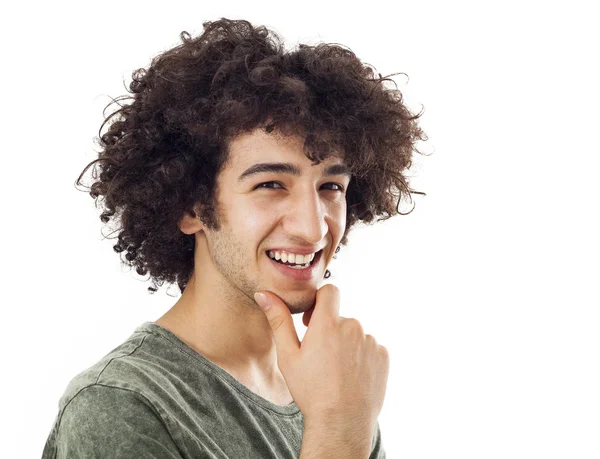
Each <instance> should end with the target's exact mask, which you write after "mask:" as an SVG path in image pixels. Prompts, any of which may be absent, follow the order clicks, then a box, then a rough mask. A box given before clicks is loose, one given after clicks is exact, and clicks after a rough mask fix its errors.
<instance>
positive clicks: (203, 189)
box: [75, 18, 427, 293]
mask: <svg viewBox="0 0 600 459" xmlns="http://www.w3.org/2000/svg"><path fill="white" fill-rule="evenodd" d="M203 27H204V31H203V33H202V34H201V35H199V36H198V37H196V38H192V37H191V36H190V34H189V33H187V32H185V31H184V32H181V34H180V39H181V41H182V43H181V44H179V45H177V46H176V47H174V48H172V49H170V50H168V51H165V52H164V53H162V54H160V55H158V56H156V57H155V58H154V59H152V62H151V64H150V65H149V66H148V68H147V69H146V68H141V69H137V70H135V71H134V72H133V74H132V81H131V83H130V85H129V88H128V90H127V92H128V93H130V94H131V95H125V96H121V97H118V98H117V99H111V102H110V103H109V104H108V105H107V107H106V108H108V107H109V106H110V105H111V104H113V103H116V104H117V105H119V107H120V108H119V109H118V110H116V111H114V112H113V113H112V114H110V115H109V116H107V117H106V118H105V119H104V122H103V123H102V125H101V127H100V129H99V132H98V135H99V139H98V140H99V145H100V146H101V151H100V152H99V154H98V158H97V159H95V160H94V161H92V162H90V163H89V164H88V165H87V166H86V167H85V168H84V170H83V171H82V172H81V174H80V175H79V178H78V179H77V180H76V182H75V184H76V185H80V184H81V178H82V176H83V175H84V174H85V172H86V171H87V170H88V169H89V168H90V167H91V166H92V165H94V168H93V174H92V176H93V178H94V180H95V181H94V182H93V183H92V184H91V187H88V190H89V194H90V196H91V197H92V198H94V199H95V204H96V207H97V206H98V198H99V197H100V196H101V197H103V204H104V207H105V210H104V211H103V212H102V213H101V215H100V220H101V221H102V222H103V223H108V222H109V221H110V219H111V218H113V220H114V221H116V222H118V223H119V224H120V228H118V229H117V230H115V231H113V232H116V231H120V232H119V234H118V243H117V244H116V245H114V246H113V249H114V250H115V252H117V253H121V252H123V251H125V252H126V254H125V259H126V261H123V260H122V259H121V262H122V263H123V264H126V265H129V266H130V267H135V269H136V272H137V273H138V274H140V275H146V274H147V273H149V277H150V278H151V279H152V281H153V282H152V283H153V285H152V286H151V287H149V288H148V290H149V291H150V292H151V293H154V292H156V291H157V288H158V287H159V286H161V285H162V284H163V283H164V282H167V283H169V284H174V283H177V285H178V287H179V289H180V291H181V292H183V290H184V289H185V286H186V285H187V282H188V280H189V279H190V276H191V275H192V273H193V270H194V246H195V238H194V235H193V234H192V235H186V234H184V233H183V232H181V231H180V230H179V227H178V223H179V221H180V220H181V218H182V217H183V215H184V213H185V212H188V213H190V214H191V215H196V207H195V206H199V207H198V209H199V212H198V213H199V217H200V219H201V220H202V222H203V223H204V224H205V225H206V226H207V227H208V228H210V229H213V230H218V229H219V228H220V225H219V219H218V212H217V205H216V202H215V195H214V188H215V181H216V177H217V174H218V173H219V172H220V171H221V170H222V167H223V166H224V164H225V162H226V161H227V159H228V154H229V152H228V145H229V142H230V141H231V139H233V138H235V137H236V136H238V135H240V134H243V133H247V132H250V131H253V130H255V129H257V128H261V129H264V130H265V131H266V132H272V131H273V130H275V129H277V132H278V133H281V134H283V135H285V136H288V135H297V136H301V137H302V138H303V139H304V154H305V155H306V157H307V158H308V159H310V160H311V161H312V162H313V164H319V162H320V161H322V160H323V159H326V158H327V157H329V156H330V155H332V154H335V152H338V151H342V152H343V153H344V155H343V157H344V161H345V163H346V164H347V166H348V167H349V168H350V171H351V172H352V180H351V182H350V186H349V187H348V190H347V194H346V199H347V218H346V229H345V232H344V235H343V238H342V240H341V243H340V244H341V245H346V244H347V242H348V241H347V236H348V232H349V231H350V228H351V227H352V226H353V225H354V224H355V223H356V222H357V221H359V220H360V221H362V222H366V223H370V222H372V221H373V219H374V218H375V217H380V218H378V220H377V221H380V220H385V219H387V218H389V217H390V216H392V215H394V214H396V213H398V214H401V215H406V214H402V213H401V212H399V210H398V205H399V203H400V201H401V199H402V198H403V197H404V196H410V193H418V194H424V193H419V192H415V191H414V190H411V189H410V188H409V186H408V180H407V177H406V176H405V175H404V174H403V172H404V171H405V170H406V169H408V168H410V166H411V160H412V154H413V151H416V152H418V153H421V152H419V151H418V150H417V149H416V147H415V144H416V142H417V141H418V140H427V137H426V135H425V134H424V133H423V131H422V130H421V129H420V128H419V127H418V125H417V123H416V120H417V118H419V116H421V114H422V113H419V114H417V115H413V114H412V113H411V112H410V111H409V110H408V109H407V108H406V107H405V105H404V104H403V103H402V102H403V98H402V94H401V93H400V91H398V90H397V89H390V88H387V87H386V86H385V84H384V83H385V82H386V81H392V82H393V80H391V79H390V78H388V77H382V76H381V74H378V77H375V76H374V71H373V69H372V68H371V67H369V66H367V65H363V64H362V62H361V61H360V60H359V59H358V58H357V57H356V56H355V54H354V53H353V52H352V51H350V50H349V49H346V48H344V47H341V46H339V45H337V44H326V43H320V44H317V45H316V46H308V45H303V44H299V45H298V47H297V49H294V50H290V51H286V50H285V49H284V47H283V43H282V40H281V38H280V37H279V36H278V35H277V34H276V33H274V32H273V31H272V30H269V29H267V28H266V27H264V26H260V27H255V26H253V25H252V24H250V23H249V22H248V21H244V20H229V19H226V18H221V19H220V20H217V21H212V22H211V21H207V22H204V23H203ZM125 100H127V101H128V103H126V104H124V103H121V101H125ZM106 108H105V112H106ZM109 121H111V122H110V123H109V125H108V126H109V127H108V129H107V131H106V132H105V133H104V134H101V132H102V129H103V128H104V126H105V125H106V124H107V123H108V122H109ZM95 163H98V165H95ZM97 167H98V168H99V170H100V173H99V174H98V173H97V170H96V169H97ZM411 201H412V198H411ZM337 249H338V250H339V246H338V248H337ZM336 251H337V250H336ZM329 275H330V273H329V272H326V275H325V277H326V278H327V277H329Z"/></svg>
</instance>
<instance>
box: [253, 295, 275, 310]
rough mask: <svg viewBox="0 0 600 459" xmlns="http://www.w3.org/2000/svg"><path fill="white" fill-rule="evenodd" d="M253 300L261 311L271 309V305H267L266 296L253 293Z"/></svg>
mask: <svg viewBox="0 0 600 459" xmlns="http://www.w3.org/2000/svg"><path fill="white" fill-rule="evenodd" d="M254 300H255V301H256V302H257V303H258V305H259V306H260V307H261V308H262V310H263V311H266V310H267V309H269V308H270V307H271V304H270V303H269V299H268V298H267V295H265V294H264V293H258V292H257V293H255V294H254Z"/></svg>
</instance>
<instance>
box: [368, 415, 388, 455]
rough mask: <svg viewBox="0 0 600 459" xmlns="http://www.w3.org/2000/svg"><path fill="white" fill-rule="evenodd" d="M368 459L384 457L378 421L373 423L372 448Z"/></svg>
mask: <svg viewBox="0 0 600 459" xmlns="http://www.w3.org/2000/svg"><path fill="white" fill-rule="evenodd" d="M369 459H386V457H385V451H384V449H383V443H382V442H381V430H380V429H379V421H377V423H376V425H375V434H373V449H372V450H371V455H370V456H369Z"/></svg>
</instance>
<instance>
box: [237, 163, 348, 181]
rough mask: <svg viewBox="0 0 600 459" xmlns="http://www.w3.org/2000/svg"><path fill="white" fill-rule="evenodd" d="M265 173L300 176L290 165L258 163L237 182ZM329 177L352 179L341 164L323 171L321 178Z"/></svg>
mask: <svg viewBox="0 0 600 459" xmlns="http://www.w3.org/2000/svg"><path fill="white" fill-rule="evenodd" d="M266 172H272V173H279V174H290V175H294V176H296V177H298V176H300V175H301V174H300V169H298V168H297V167H296V166H295V165H293V164H290V163H259V164H254V165H253V166H250V167H249V168H248V169H246V170H245V171H244V172H242V175H240V176H239V177H238V182H242V181H244V180H246V179H247V178H248V177H251V176H252V175H256V174H263V173H266ZM329 175H346V176H348V178H351V177H352V174H351V173H350V169H349V168H348V166H346V165H345V164H343V163H338V164H332V165H331V166H329V167H328V168H327V169H325V171H323V177H326V176H329Z"/></svg>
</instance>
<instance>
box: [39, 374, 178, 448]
mask: <svg viewBox="0 0 600 459" xmlns="http://www.w3.org/2000/svg"><path fill="white" fill-rule="evenodd" d="M54 434H56V436H54ZM132 457H143V458H150V459H163V458H164V459H182V457H181V455H180V454H179V450H178V448H177V446H176V445H175V443H174V441H173V438H172V437H171V435H170V434H169V432H168V430H167V428H166V427H165V425H164V424H163V422H162V420H161V419H160V417H159V416H158V415H157V414H156V413H155V412H154V410H153V409H152V408H151V406H149V402H147V401H146V400H145V399H143V398H142V396H140V395H139V394H137V393H135V392H132V391H129V390H126V389H120V388H116V387H107V386H101V385H93V386H89V387H86V388H85V389H83V390H82V391H81V392H79V393H78V394H77V395H76V396H75V397H74V398H73V400H71V402H70V403H69V404H68V405H67V407H66V408H65V411H64V413H63V415H62V418H61V419H60V424H59V425H58V426H57V431H56V432H53V434H51V436H50V438H49V439H48V441H47V443H46V447H45V449H44V453H43V456H42V459H79V458H81V459H83V458H85V459H90V458H98V459H104V458H106V459H108V458H114V459H130V458H132Z"/></svg>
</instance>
